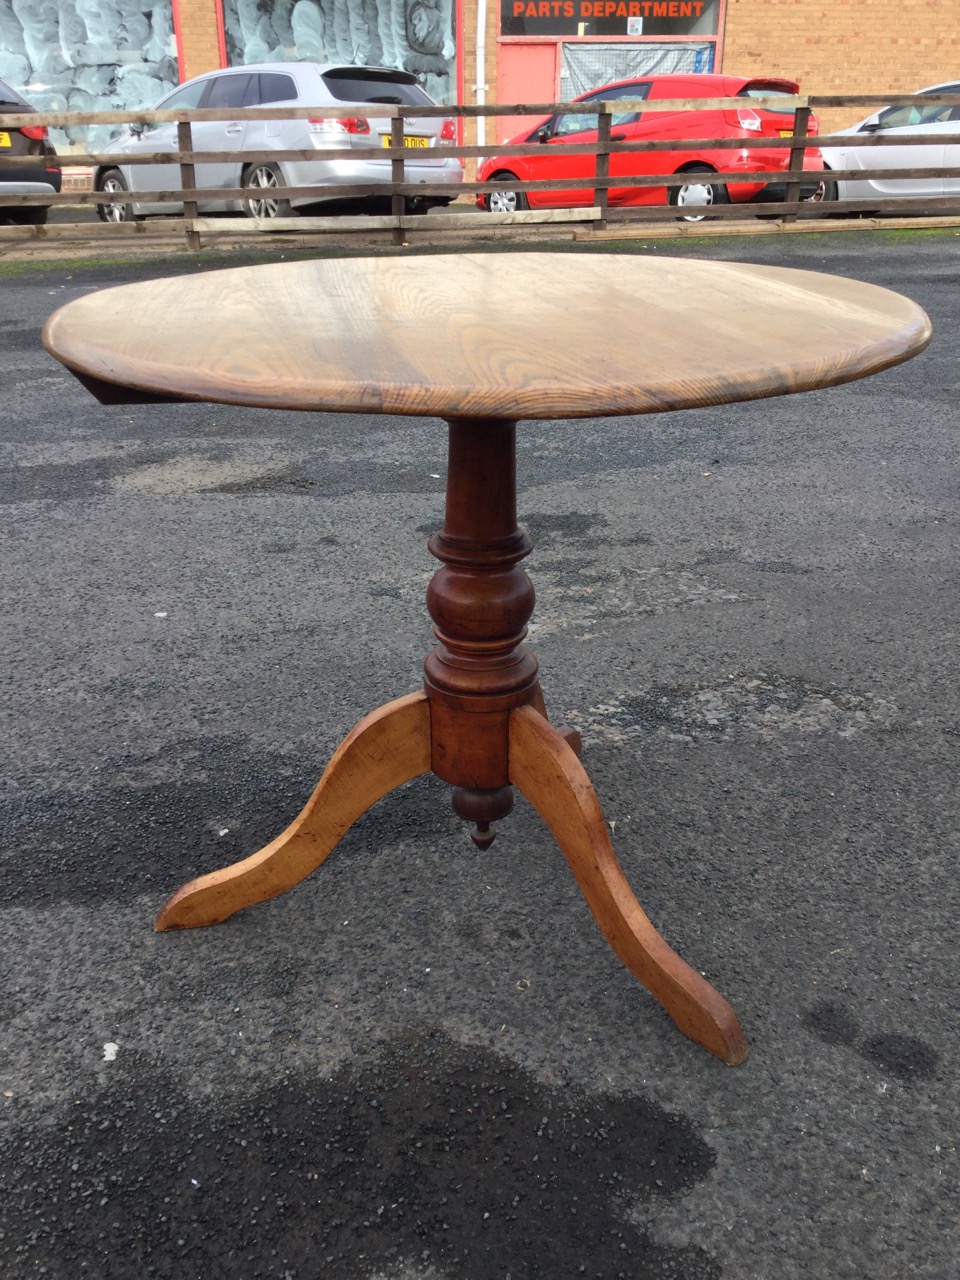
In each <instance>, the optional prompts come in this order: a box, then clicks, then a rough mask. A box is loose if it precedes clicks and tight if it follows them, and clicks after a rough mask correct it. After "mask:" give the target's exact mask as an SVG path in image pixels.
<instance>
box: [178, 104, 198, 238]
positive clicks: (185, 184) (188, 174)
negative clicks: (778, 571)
mask: <svg viewBox="0 0 960 1280" xmlns="http://www.w3.org/2000/svg"><path fill="white" fill-rule="evenodd" d="M177 150H178V151H189V152H191V153H192V151H193V130H192V129H191V128H190V121H189V120H178V121H177ZM180 186H181V188H182V190H183V219H184V222H185V223H189V222H190V221H192V219H194V218H196V217H197V198H196V191H197V177H196V173H195V172H194V167H193V160H192V159H190V160H181V161H180ZM191 193H192V195H193V198H192V199H191V198H190V196H191ZM187 247H188V248H190V249H199V248H200V233H199V232H198V231H196V230H194V229H193V228H192V227H190V226H188V227H187Z"/></svg>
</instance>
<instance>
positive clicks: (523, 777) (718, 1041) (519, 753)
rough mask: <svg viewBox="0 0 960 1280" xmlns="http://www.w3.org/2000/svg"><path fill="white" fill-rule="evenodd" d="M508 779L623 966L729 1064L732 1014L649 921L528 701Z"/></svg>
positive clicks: (733, 1046) (513, 732) (572, 762)
mask: <svg viewBox="0 0 960 1280" xmlns="http://www.w3.org/2000/svg"><path fill="white" fill-rule="evenodd" d="M510 781H511V782H512V783H513V784H514V786H516V787H518V788H519V789H520V791H522V792H523V794H524V795H525V796H526V798H527V799H528V800H529V801H530V803H531V804H532V805H533V807H534V808H535V809H536V810H537V811H538V812H539V813H540V815H541V817H542V818H543V819H544V821H545V822H546V823H547V826H548V827H549V828H550V830H551V831H552V832H553V834H554V837H555V838H556V840H557V843H558V844H559V845H560V847H561V849H562V850H563V852H564V855H565V857H566V859H567V861H568V863H569V864H570V868H571V870H572V871H573V874H574V875H575V876H576V878H577V883H578V884H579V885H580V890H581V892H582V893H583V896H584V897H585V898H586V900H587V905H588V906H589V908H590V910H591V911H592V912H593V915H594V918H595V919H596V921H597V924H598V925H599V926H600V929H601V930H602V932H603V934H604V936H605V937H606V939H607V941H608V942H609V943H610V945H611V947H612V948H613V950H614V951H615V952H616V953H617V955H618V956H619V957H620V959H621V960H622V961H623V963H624V964H625V965H626V966H627V968H628V969H629V970H630V971H631V973H633V974H634V976H635V977H636V978H638V979H639V981H640V982H641V983H643V985H644V986H645V987H646V988H647V990H648V991H649V992H651V994H652V995H654V996H655V997H656V998H657V1000H659V1001H660V1003H661V1004H662V1005H663V1007H664V1008H665V1009H666V1011H667V1013H669V1014H670V1016H671V1018H673V1020H674V1022H675V1023H676V1024H677V1026H678V1027H679V1028H680V1030H681V1031H682V1032H683V1033H684V1035H687V1036H689V1037H690V1039H691V1040H695V1041H696V1042H697V1043H698V1044H701V1045H703V1047H704V1048H705V1049H709V1051H710V1052H711V1053H713V1054H716V1056H717V1057H718V1058H721V1059H722V1060H723V1061H724V1062H727V1063H730V1064H731V1065H736V1064H737V1063H739V1062H743V1060H744V1059H745V1058H746V1056H747V1046H746V1043H745V1041H744V1038H743V1032H742V1031H741V1029H740V1024H739V1022H738V1021H737V1017H736V1014H735V1013H734V1012H733V1010H732V1009H731V1007H730V1005H729V1004H728V1003H727V1001H726V1000H724V998H723V996H721V995H720V994H719V993H718V992H716V991H714V989H713V987H711V986H710V984H709V983H708V982H707V981H706V980H705V979H704V978H702V977H701V976H700V974H699V973H697V972H696V970H695V969H692V968H691V967H690V966H689V965H688V964H687V963H686V961H684V960H681V958H680V957H679V956H678V955H677V954H676V952H675V951H672V950H671V948H670V947H669V946H668V945H667V944H666V942H665V941H664V940H663V938H661V936H660V934H659V933H657V931H656V929H655V928H654V927H653V925H652V924H651V923H650V920H649V918H648V917H647V915H646V913H645V912H644V910H643V908H642V907H641V906H640V904H639V902H637V900H636V898H635V897H634V895H633V892H632V890H631V888H630V885H629V884H628V883H627V879H626V876H625V875H624V874H623V871H622V870H621V867H620V864H619V863H618V862H617V858H616V854H615V853H614V851H613V846H612V844H611V843H610V837H609V836H608V834H607V828H606V823H605V822H604V819H603V814H602V813H601V812H600V805H599V803H598V801H597V797H596V793H595V792H594V790H593V787H592V786H591V784H590V779H589V778H588V777H587V774H586V771H585V770H584V768H583V766H582V765H581V764H580V761H579V760H578V759H577V757H576V755H575V754H574V753H573V751H572V750H571V748H570V747H569V746H568V745H567V743H566V741H565V740H564V739H563V737H562V736H561V735H560V733H558V731H557V730H556V729H555V728H554V727H553V726H552V725H550V724H549V723H548V722H547V721H546V720H545V719H544V718H543V717H542V716H541V715H540V714H539V713H538V712H537V710H536V709H535V708H534V707H530V706H526V707H519V708H518V709H517V710H516V711H514V712H513V713H512V714H511V717H510Z"/></svg>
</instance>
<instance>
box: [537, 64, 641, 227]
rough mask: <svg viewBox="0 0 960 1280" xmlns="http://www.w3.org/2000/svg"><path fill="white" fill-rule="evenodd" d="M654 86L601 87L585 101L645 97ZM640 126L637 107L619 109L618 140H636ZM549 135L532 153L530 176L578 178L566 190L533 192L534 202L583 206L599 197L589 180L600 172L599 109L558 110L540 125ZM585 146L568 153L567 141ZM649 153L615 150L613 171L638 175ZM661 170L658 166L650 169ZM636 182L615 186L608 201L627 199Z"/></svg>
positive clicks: (613, 129) (614, 121)
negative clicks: (573, 152) (626, 185)
mask: <svg viewBox="0 0 960 1280" xmlns="http://www.w3.org/2000/svg"><path fill="white" fill-rule="evenodd" d="M649 92H650V86H649V84H636V85H634V84H631V85H618V86H616V87H614V88H611V89H603V90H599V91H598V92H596V93H592V94H590V95H589V96H586V97H584V98H582V99H579V101H582V102H612V101H616V100H617V99H621V98H645V97H646V96H647V94H648V93H649ZM639 126H640V113H639V112H637V111H628V112H619V113H617V112H614V113H613V115H612V117H611V121H610V137H611V140H615V141H628V142H629V141H632V140H633V138H634V137H635V136H636V134H637V131H638V129H639ZM538 136H540V137H541V139H542V140H543V144H544V145H543V151H542V152H540V153H537V154H536V155H534V156H532V157H527V159H526V163H527V165H528V167H529V170H530V172H529V177H531V178H543V179H554V180H556V181H564V180H567V179H569V180H570V181H571V182H572V183H574V184H578V185H574V186H572V187H569V188H564V189H563V190H560V191H541V192H532V193H531V195H530V203H531V205H533V206H538V205H539V206H567V207H571V206H580V205H591V204H593V202H594V187H592V186H590V185H586V184H588V183H589V181H590V179H591V178H594V177H595V176H596V172H597V168H596V165H597V158H596V148H597V142H598V140H599V128H598V124H597V115H596V112H578V111H568V112H564V113H563V114H562V115H559V116H554V117H553V119H552V120H549V121H547V123H546V124H545V125H544V126H543V127H542V128H541V129H540V130H539V131H538ZM573 145H576V146H583V147H588V148H589V150H588V151H586V152H585V153H584V154H579V155H569V154H565V152H564V148H565V147H567V146H573ZM648 159H649V157H647V156H644V155H643V154H637V153H632V154H630V153H626V154H624V153H619V154H618V153H614V154H613V155H611V157H610V175H611V177H613V176H619V175H623V174H627V175H634V174H636V173H642V172H644V171H645V170H644V164H645V162H646V161H648ZM648 171H649V172H656V170H655V169H648ZM635 196H636V188H623V187H621V188H615V187H611V188H610V190H609V195H608V203H610V204H618V203H623V202H624V200H627V199H631V198H635Z"/></svg>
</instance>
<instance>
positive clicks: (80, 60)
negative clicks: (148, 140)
mask: <svg viewBox="0 0 960 1280" xmlns="http://www.w3.org/2000/svg"><path fill="white" fill-rule="evenodd" d="M0 80H5V81H6V82H7V83H8V84H9V85H10V86H11V87H12V88H14V89H16V90H18V91H19V92H20V93H22V94H23V96H24V97H25V98H26V99H27V101H28V102H30V103H31V104H32V105H33V106H35V107H38V108H39V109H40V110H41V111H117V110H120V109H122V108H142V107H152V106H155V105H156V103H157V102H158V101H159V99H160V98H162V97H163V96H164V94H166V93H169V92H170V90H171V89H174V88H176V86H177V84H179V82H180V76H179V73H178V66H177V53H176V41H175V38H174V31H173V10H172V4H171V0H122V3H115V4H108V5H105V4H101V3H100V2H99V0H46V2H45V3H44V4H35V3H27V4H2V3H0ZM111 132H112V130H111V128H110V127H109V126H107V125H104V126H100V127H98V128H96V129H69V130H64V129H51V131H50V134H51V137H52V138H53V140H54V142H55V143H57V144H58V145H60V146H61V147H62V146H64V145H65V144H69V143H71V142H75V143H76V144H78V145H79V146H81V147H83V148H85V147H86V146H87V145H89V146H91V147H95V146H97V145H99V144H100V143H101V142H103V141H105V140H106V138H107V137H109V135H110V134H111Z"/></svg>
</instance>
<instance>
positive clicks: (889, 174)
mask: <svg viewBox="0 0 960 1280" xmlns="http://www.w3.org/2000/svg"><path fill="white" fill-rule="evenodd" d="M928 93H960V81H956V80H955V81H951V82H949V83H947V84H934V85H930V86H929V87H928V88H926V89H918V90H917V94H916V98H917V102H916V104H914V103H909V104H907V105H901V106H896V107H883V108H882V109H881V110H879V111H875V112H874V113H873V114H872V115H869V116H867V118H866V120H861V121H860V123H859V124H855V125H852V126H851V127H850V128H849V129H840V130H838V133H841V134H843V135H844V136H845V137H848V138H849V139H850V141H849V142H848V143H847V144H845V145H844V146H841V147H821V148H820V150H821V153H822V155H823V160H824V164H825V165H826V167H827V168H829V169H882V170H883V171H884V172H883V173H882V174H881V176H880V177H879V178H863V179H858V178H838V179H836V180H835V181H831V182H830V184H829V188H828V196H829V198H832V199H838V198H839V199H841V200H868V199H870V198H871V197H873V196H878V197H880V198H881V199H884V200H887V199H890V198H891V197H893V196H905V197H909V196H913V197H917V196H920V197H922V196H943V195H960V177H953V178H941V177H936V178H916V177H903V176H902V173H903V170H905V169H951V168H954V169H956V168H960V142H947V141H943V142H938V141H937V139H938V138H940V137H941V136H943V137H944V138H945V139H946V137H949V135H951V134H953V135H955V136H956V135H960V106H954V107H950V106H943V105H937V104H933V103H929V102H927V103H925V102H924V101H923V96H924V94H928ZM877 133H882V134H883V135H884V137H886V138H891V139H898V138H903V139H904V141H903V142H902V143H900V142H891V143H890V144H889V145H888V146H883V147H863V146H858V145H857V140H858V138H860V137H863V136H864V135H875V134H877ZM917 134H921V135H926V136H927V137H928V138H931V139H933V141H930V142H920V143H917V142H911V140H910V139H911V136H916V135H917Z"/></svg>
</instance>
